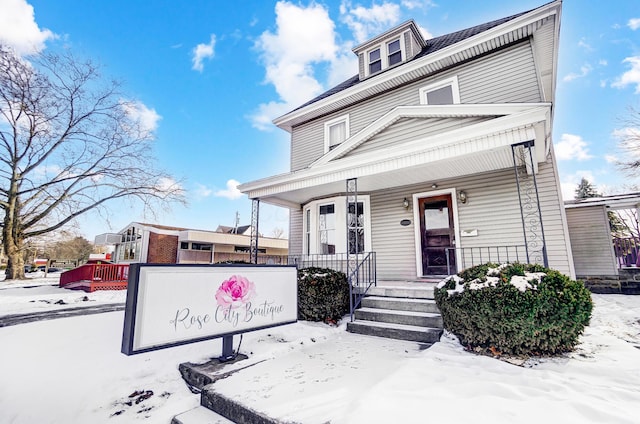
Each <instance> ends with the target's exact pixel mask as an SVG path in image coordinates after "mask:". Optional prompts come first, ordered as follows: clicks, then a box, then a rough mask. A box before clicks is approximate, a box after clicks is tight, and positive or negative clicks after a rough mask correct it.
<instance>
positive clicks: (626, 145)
mask: <svg viewBox="0 0 640 424" xmlns="http://www.w3.org/2000/svg"><path fill="white" fill-rule="evenodd" d="M623 123H624V125H625V128H623V129H622V130H619V131H617V132H618V133H619V138H620V141H619V142H618V147H619V149H620V150H621V152H622V154H623V155H624V156H625V159H624V160H620V161H619V162H618V166H620V167H621V168H622V169H623V170H624V171H626V172H627V173H628V174H630V175H631V176H632V177H637V176H638V173H637V171H638V168H640V110H637V109H634V108H629V115H628V117H627V118H626V119H625V120H624V121H623Z"/></svg>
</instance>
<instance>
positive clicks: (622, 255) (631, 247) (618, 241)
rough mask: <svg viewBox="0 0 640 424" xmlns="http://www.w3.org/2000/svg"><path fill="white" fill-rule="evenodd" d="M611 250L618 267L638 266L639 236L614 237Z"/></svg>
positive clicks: (639, 261)
mask: <svg viewBox="0 0 640 424" xmlns="http://www.w3.org/2000/svg"><path fill="white" fill-rule="evenodd" d="M613 250H614V252H615V254H616V259H617V261H618V268H623V267H640V238H638V237H614V238H613Z"/></svg>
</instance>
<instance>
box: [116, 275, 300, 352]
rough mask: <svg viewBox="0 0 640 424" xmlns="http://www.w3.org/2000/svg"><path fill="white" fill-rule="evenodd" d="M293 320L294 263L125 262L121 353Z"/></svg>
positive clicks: (205, 338)
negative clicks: (241, 264)
mask: <svg viewBox="0 0 640 424" xmlns="http://www.w3.org/2000/svg"><path fill="white" fill-rule="evenodd" d="M297 318H298V299H297V270H296V268H295V266H268V265H263V266H260V265H252V266H238V265H232V266H229V265H224V266H219V265H158V264H131V265H130V270H129V283H128V287H127V303H126V307H125V316H124V331H123V335H122V353H124V354H126V355H133V354H136V353H142V352H147V351H151V350H156V349H161V348H166V347H171V346H178V345H182V344H186V343H193V342H198V341H202V340H208V339H214V338H218V337H223V336H230V335H233V334H239V333H244V332H247V331H253V330H259V329H262V328H268V327H274V326H277V325H284V324H290V323H294V322H296V321H297Z"/></svg>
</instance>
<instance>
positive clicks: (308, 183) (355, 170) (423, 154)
mask: <svg viewBox="0 0 640 424" xmlns="http://www.w3.org/2000/svg"><path fill="white" fill-rule="evenodd" d="M550 111H551V106H550V105H549V104H546V103H540V104H528V105H523V104H516V105H448V106H446V107H443V106H438V107H433V106H431V107H430V106H412V107H399V108H396V109H395V110H394V111H392V112H390V113H389V114H387V115H385V116H383V117H382V118H380V119H379V120H377V121H375V122H373V123H372V124H371V125H369V126H368V127H367V128H365V129H364V130H363V131H361V132H359V133H358V134H355V135H354V136H352V137H351V138H349V139H348V140H346V141H345V142H344V143H343V145H341V146H340V147H339V148H337V149H334V150H332V151H331V152H329V153H328V154H327V155H325V156H323V157H322V158H320V159H319V160H317V161H316V162H314V163H313V164H312V165H311V166H310V167H308V168H305V169H302V170H298V171H295V172H290V173H287V174H281V175H276V176H273V177H269V178H265V179H261V180H257V181H253V182H249V183H246V184H242V185H240V186H239V189H240V190H241V191H242V192H243V193H246V194H247V195H248V196H249V197H250V198H259V199H260V200H261V201H264V202H266V203H271V204H276V205H280V206H285V207H290V208H299V207H300V206H301V205H302V204H304V203H306V202H308V201H309V200H312V199H314V198H322V197H326V196H330V195H335V194H338V193H343V192H344V191H345V180H347V179H349V178H358V190H359V191H360V192H370V191H374V190H382V189H386V188H391V187H398V186H404V185H409V184H414V183H420V182H429V181H433V182H436V181H439V180H442V179H445V178H451V177H455V176H463V175H471V174H478V173H482V172H488V171H493V170H498V169H505V168H510V167H513V155H512V150H511V145H512V144H518V143H521V142H525V141H533V142H534V146H535V149H534V151H535V158H536V162H537V163H539V162H542V161H544V160H545V159H546V157H547V154H548V152H549V147H550V137H551V136H550V125H549V120H550ZM444 114H448V115H449V116H460V117H463V116H493V117H492V119H489V120H487V121H483V122H480V123H476V124H472V125H467V126H465V127H463V128H458V129H455V130H452V131H448V132H446V133H441V134H436V135H432V136H427V137H424V138H421V139H419V140H413V141H409V142H405V143H402V144H400V145H394V146H391V147H387V148H382V149H377V150H375V151H370V152H364V153H361V154H358V155H351V156H350V155H348V153H349V152H350V151H352V150H353V149H355V147H357V146H358V145H360V144H361V143H363V142H365V141H366V140H367V139H369V138H371V137H372V136H373V135H375V134H377V133H378V132H379V131H381V128H385V127H386V126H388V125H390V123H393V122H395V121H397V120H398V119H399V117H403V116H405V115H408V116H411V117H422V118H429V117H434V116H435V117H441V116H444Z"/></svg>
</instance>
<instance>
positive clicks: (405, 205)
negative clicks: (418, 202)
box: [402, 197, 409, 209]
mask: <svg viewBox="0 0 640 424" xmlns="http://www.w3.org/2000/svg"><path fill="white" fill-rule="evenodd" d="M402 207H403V208H405V209H409V201H408V200H407V198H406V197H405V198H404V200H403V201H402Z"/></svg>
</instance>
